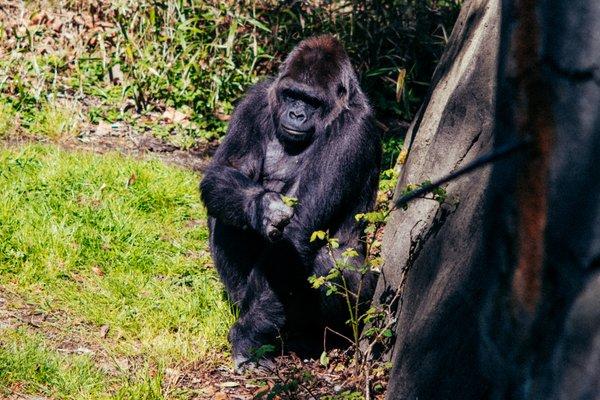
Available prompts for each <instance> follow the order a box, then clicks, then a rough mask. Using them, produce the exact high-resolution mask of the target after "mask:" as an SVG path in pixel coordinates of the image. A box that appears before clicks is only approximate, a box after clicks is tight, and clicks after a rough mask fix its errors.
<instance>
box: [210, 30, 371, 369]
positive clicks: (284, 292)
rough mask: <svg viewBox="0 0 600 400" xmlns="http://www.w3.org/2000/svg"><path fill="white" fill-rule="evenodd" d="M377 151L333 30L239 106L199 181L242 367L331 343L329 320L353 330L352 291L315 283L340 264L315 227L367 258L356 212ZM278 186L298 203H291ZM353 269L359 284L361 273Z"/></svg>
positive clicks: (302, 47) (367, 201)
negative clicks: (276, 347) (257, 354)
mask: <svg viewBox="0 0 600 400" xmlns="http://www.w3.org/2000/svg"><path fill="white" fill-rule="evenodd" d="M380 158H381V143H380V137H379V134H378V133H377V132H376V131H375V130H374V129H373V125H372V115H371V110H370V108H369V104H368V101H367V99H366V97H365V95H364V94H363V93H362V91H361V89H360V87H359V84H358V80H357V78H356V74H355V73H354V70H353V68H352V66H351V64H350V60H349V59H348V56H347V55H346V52H345V51H344V49H343V47H342V46H341V44H340V43H339V42H338V41H337V40H336V39H335V38H333V37H332V36H320V37H314V38H310V39H307V40H305V41H303V42H301V43H300V44H299V45H298V46H297V47H296V48H295V49H294V50H293V51H292V52H291V53H290V55H289V56H288V57H287V59H286V60H285V62H284V63H283V65H282V66H281V68H280V71H279V75H278V76H277V78H275V79H267V80H266V81H263V82H261V83H258V84H257V85H256V86H254V87H253V88H252V89H251V90H250V91H249V92H248V94H247V95H246V97H245V99H244V100H243V101H242V102H241V103H240V104H239V105H238V106H237V107H236V109H235V112H234V113H233V117H232V119H231V122H230V125H229V131H228V134H227V135H226V137H225V139H224V140H223V143H222V144H221V145H220V146H219V149H218V150H217V152H216V154H215V156H214V159H213V161H212V163H211V165H210V166H209V167H208V169H207V170H206V172H205V176H204V179H203V180H202V182H201V184H200V189H201V196H202V199H203V201H204V203H205V204H206V207H207V209H208V214H209V227H210V244H211V251H212V256H213V259H214V262H215V265H216V267H217V270H218V271H219V274H220V277H221V280H222V281H223V283H224V284H225V287H226V289H227V293H228V294H229V297H230V298H231V299H232V301H233V302H235V303H236V304H237V305H238V306H239V308H240V317H239V320H238V321H237V322H236V323H235V325H234V326H233V327H232V328H231V331H230V333H229V340H230V341H231V343H232V345H233V355H234V361H235V364H236V367H239V366H240V365H241V364H243V363H244V362H246V361H247V360H248V358H249V357H250V355H251V354H252V351H253V349H257V348H259V347H260V346H262V345H264V344H277V343H282V344H283V345H284V346H285V348H286V349H293V350H295V351H299V352H301V353H302V352H304V354H306V351H310V350H311V349H312V351H314V350H317V349H318V348H317V347H316V346H318V344H319V343H323V331H324V328H325V326H329V327H331V328H332V329H335V330H343V331H345V328H344V326H345V321H346V320H347V319H348V313H347V312H346V310H347V309H346V306H345V303H344V300H343V299H342V298H341V297H339V296H325V293H322V292H320V291H318V290H315V289H312V288H311V287H310V284H309V283H308V277H309V276H311V275H313V274H315V275H317V276H320V275H326V274H327V273H328V271H329V270H330V269H331V268H332V267H333V260H332V258H331V255H330V254H329V253H328V251H327V248H326V247H325V246H324V243H323V242H322V241H321V242H310V236H311V234H312V233H313V232H314V231H317V230H323V231H325V230H329V233H330V235H331V237H336V238H338V239H339V243H340V249H339V250H340V251H341V250H343V249H344V248H347V247H352V248H354V249H356V250H357V251H358V252H359V253H361V256H363V257H364V251H365V246H364V242H363V240H362V229H363V228H364V227H363V226H362V225H361V224H360V223H357V222H356V220H355V215H356V214H358V213H362V212H365V211H368V210H370V209H371V207H372V206H373V204H374V200H375V195H376V191H377V183H378V175H379V164H380ZM281 195H285V196H289V197H294V198H297V199H298V204H297V205H296V206H295V207H294V208H291V207H289V206H287V205H286V204H284V202H283V201H282V197H281ZM359 261H360V260H359ZM347 279H348V281H349V282H350V284H351V285H353V288H354V289H355V290H356V288H357V286H358V281H359V276H358V274H357V273H350V272H348V274H347ZM374 283H375V279H374V276H372V275H368V276H367V282H363V285H362V287H363V291H362V293H361V296H364V298H365V299H366V300H369V299H370V297H371V296H372V292H373V287H374ZM328 340H329V339H328Z"/></svg>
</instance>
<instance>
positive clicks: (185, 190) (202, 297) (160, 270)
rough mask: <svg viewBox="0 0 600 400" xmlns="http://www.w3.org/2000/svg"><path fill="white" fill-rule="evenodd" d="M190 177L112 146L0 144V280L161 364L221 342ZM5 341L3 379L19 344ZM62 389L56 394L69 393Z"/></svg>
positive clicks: (191, 357) (36, 348) (219, 310)
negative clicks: (107, 151)
mask: <svg viewBox="0 0 600 400" xmlns="http://www.w3.org/2000/svg"><path fill="white" fill-rule="evenodd" d="M197 182H198V177H197V176H196V175H195V174H193V173H191V172H188V171H185V170H182V169H179V168H175V167H169V166H165V165H164V164H161V163H160V162H152V161H139V160H134V159H130V158H126V157H123V156H120V155H116V154H112V155H103V156H98V155H93V154H89V153H84V152H65V151H63V150H60V149H59V148H57V147H54V146H39V145H31V146H27V147H24V148H21V149H10V150H3V151H0V188H2V190H0V285H3V286H4V287H5V288H7V289H9V290H11V291H14V292H17V293H19V294H20V295H21V296H23V297H24V298H25V299H26V300H27V301H28V302H31V303H33V304H36V305H37V306H38V307H39V308H40V309H42V310H44V311H46V312H52V311H56V310H59V311H61V312H64V313H65V314H66V315H69V316H71V317H72V319H71V320H72V321H82V322H83V323H87V324H90V325H91V326H96V327H100V326H102V325H108V326H109V327H110V330H109V334H108V336H109V337H108V338H107V339H106V340H105V342H106V343H103V346H108V351H109V352H110V353H111V354H114V355H115V356H139V357H143V358H144V359H145V360H150V361H152V362H153V363H156V364H158V365H163V366H168V365H172V364H178V363H185V362H191V361H195V360H197V359H199V358H202V357H206V356H207V355H208V354H210V353H211V352H213V351H214V350H223V349H225V346H226V332H227V328H228V326H229V325H230V324H231V322H232V314H231V309H230V306H229V305H228V303H227V302H226V301H225V300H224V298H223V294H222V288H221V285H220V283H219V282H218V278H217V276H216V273H215V272H214V270H213V269H212V267H211V265H210V257H209V255H208V252H207V237H208V231H207V228H206V225H205V222H204V221H205V211H204V209H203V208H202V206H201V204H200V202H199V196H198V193H197ZM65 329H67V330H68V329H69V327H68V326H66V327H65ZM0 336H1V335H0ZM97 336H98V335H97V334H92V335H90V337H92V338H96V340H100V339H98V338H97ZM1 340H2V342H1V343H2V348H1V349H0V354H1V355H0V357H3V358H2V359H3V360H5V363H4V365H0V368H3V367H4V368H5V369H8V374H7V373H4V374H0V386H2V385H7V384H9V383H10V382H11V381H14V380H19V379H21V380H23V379H22V376H23V375H22V374H21V375H19V373H18V371H17V370H15V368H17V367H18V366H19V365H21V364H23V363H22V362H16V361H15V360H14V359H13V358H14V357H17V356H19V357H23V352H21V351H17V350H14V349H16V348H18V347H15V345H14V343H12V342H10V341H9V342H7V341H6V339H4V338H3V339H1ZM32 340H33V339H32ZM19 343H20V344H19ZM32 343H33V344H32ZM32 343H29V342H28V341H27V336H22V337H21V339H19V340H18V341H17V344H18V345H19V346H22V347H23V346H24V348H30V347H31V349H33V350H31V354H32V357H34V358H35V357H38V355H39V357H42V358H43V359H48V357H50V358H51V359H52V357H55V356H57V355H56V354H54V353H52V352H51V350H45V349H44V348H43V346H42V347H40V346H41V345H40V344H39V343H38V342H36V341H33V342H32ZM11 346H12V347H11ZM28 346H29V347H28ZM32 346H33V347H32ZM11 349H13V350H11ZM36 354H37V355H36ZM40 354H41V355H40ZM49 354H50V355H49ZM57 357H58V356H57ZM61 357H64V356H63V355H61ZM11 360H12V361H11ZM28 362H34V361H31V360H29V361H28ZM61 363H62V362H61ZM18 368H20V367H18ZM0 371H1V370H0ZM15 371H16V372H15ZM52 371H54V372H52V374H54V375H57V376H63V375H64V374H67V375H64V378H65V379H67V378H68V376H69V374H72V373H76V372H72V371H71V369H69V371H71V372H69V371H67V370H64V369H61V368H59V369H53V370H52ZM65 371H67V372H65ZM94 374H95V373H94ZM94 374H92V375H93V376H96V375H94ZM7 376H8V377H12V378H6V377H7ZM19 377H21V378H19ZM7 379H8V381H7ZM40 379H41V380H43V381H44V382H46V384H48V385H49V384H50V383H49V382H47V379H46V378H44V377H40ZM69 379H70V378H69ZM82 379H83V378H82ZM94 379H95V380H94V382H100V381H99V380H98V379H96V378H94ZM148 379H150V378H149V377H148ZM148 382H150V383H151V380H150V381H148ZM28 384H29V383H28ZM31 384H32V385H33V383H31ZM34 386H35V387H37V386H36V385H34ZM42 386H43V384H42ZM42 386H40V387H42ZM60 390H62V392H60V393H62V395H59V396H58V397H59V398H62V397H65V396H67V395H68V394H69V393H71V391H69V390H67V389H64V390H63V389H60ZM90 390H92V389H90ZM94 390H95V389H94ZM104 390H107V387H104ZM118 390H120V389H119V385H117V387H116V388H113V389H111V391H109V392H110V394H112V395H115V396H116V395H117V394H118ZM123 390H124V389H123ZM127 390H129V389H127ZM140 390H141V389H140ZM144 390H145V389H144ZM60 393H59V394H60ZM89 393H92V391H89ZM107 393H108V392H107ZM119 396H120V395H119ZM123 396H125V395H123ZM67 397H68V396H67ZM124 398H127V397H126V396H125V397H124ZM130 398H137V397H135V396H133V397H130ZM140 398H141V397H140ZM144 398H147V397H144ZM149 398H152V397H149Z"/></svg>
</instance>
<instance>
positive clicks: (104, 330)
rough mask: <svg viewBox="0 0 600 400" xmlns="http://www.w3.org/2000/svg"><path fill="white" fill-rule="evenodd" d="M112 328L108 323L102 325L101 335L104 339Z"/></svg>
mask: <svg viewBox="0 0 600 400" xmlns="http://www.w3.org/2000/svg"><path fill="white" fill-rule="evenodd" d="M109 330H110V326H108V325H102V326H101V327H100V337H101V338H102V339H106V337H107V336H108V331H109Z"/></svg>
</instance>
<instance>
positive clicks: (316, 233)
mask: <svg viewBox="0 0 600 400" xmlns="http://www.w3.org/2000/svg"><path fill="white" fill-rule="evenodd" d="M325 236H327V233H326V232H325V231H314V232H313V233H312V235H310V241H311V242H314V241H315V240H317V239H320V240H325Z"/></svg>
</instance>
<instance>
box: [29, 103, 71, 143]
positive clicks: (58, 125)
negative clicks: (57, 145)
mask: <svg viewBox="0 0 600 400" xmlns="http://www.w3.org/2000/svg"><path fill="white" fill-rule="evenodd" d="M78 122H79V119H78V115H77V113H76V111H75V109H74V108H73V107H72V106H71V107H70V106H69V105H66V104H60V103H49V104H45V105H44V106H43V107H42V109H41V110H40V111H39V112H38V113H37V114H35V115H34V116H33V117H32V119H31V120H30V121H28V128H29V131H30V132H31V133H32V134H34V135H38V136H42V137H46V138H49V139H51V140H60V139H62V138H63V137H65V136H67V135H69V136H76V135H77V133H78V130H77V129H78Z"/></svg>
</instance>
